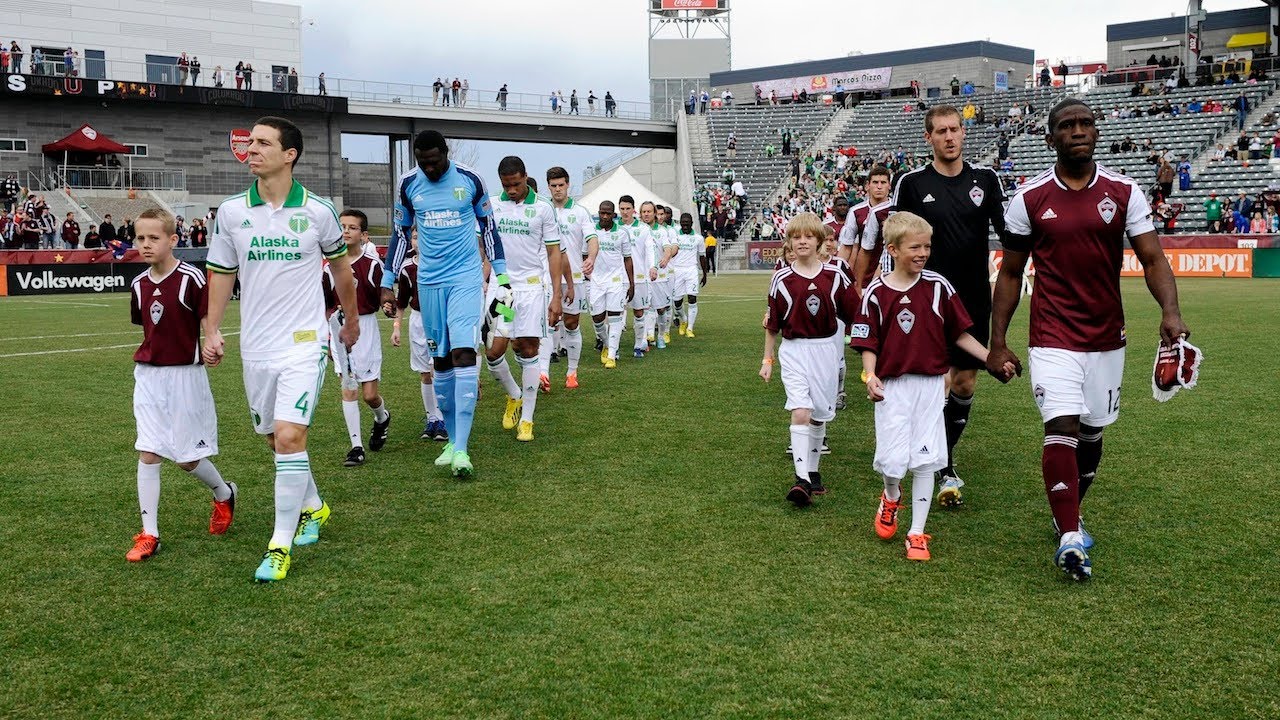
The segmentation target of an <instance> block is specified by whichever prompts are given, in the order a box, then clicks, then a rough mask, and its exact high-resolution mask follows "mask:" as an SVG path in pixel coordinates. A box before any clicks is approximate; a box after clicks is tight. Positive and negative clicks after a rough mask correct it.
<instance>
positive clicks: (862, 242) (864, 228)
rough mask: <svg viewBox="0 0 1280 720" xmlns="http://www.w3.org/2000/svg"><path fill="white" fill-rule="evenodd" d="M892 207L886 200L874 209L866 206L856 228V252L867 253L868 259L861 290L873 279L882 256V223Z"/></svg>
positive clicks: (887, 217)
mask: <svg viewBox="0 0 1280 720" xmlns="http://www.w3.org/2000/svg"><path fill="white" fill-rule="evenodd" d="M892 207H893V206H892V205H891V204H890V203H889V201H888V200H885V201H884V202H882V203H880V204H879V205H876V206H875V207H870V206H868V207H867V209H866V212H865V218H864V220H863V222H862V224H861V225H859V227H858V240H857V242H858V247H859V250H858V252H860V253H867V254H868V256H869V257H870V262H868V263H867V271H866V272H865V273H863V275H862V287H863V288H866V287H867V286H868V285H870V284H871V278H873V277H875V272H876V268H877V267H879V266H880V263H881V258H882V257H883V256H884V221H885V220H888V219H889V212H890V209H891V208H892Z"/></svg>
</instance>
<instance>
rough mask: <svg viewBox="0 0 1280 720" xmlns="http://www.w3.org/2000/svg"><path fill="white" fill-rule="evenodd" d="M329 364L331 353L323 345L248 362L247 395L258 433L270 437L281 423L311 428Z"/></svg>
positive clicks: (246, 364)
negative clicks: (305, 350)
mask: <svg viewBox="0 0 1280 720" xmlns="http://www.w3.org/2000/svg"><path fill="white" fill-rule="evenodd" d="M328 361H329V350H328V348H326V347H324V346H320V345H318V346H316V350H315V351H314V352H307V353H297V354H294V355H289V356H285V357H281V358H273V359H271V360H245V361H244V392H245V395H246V396H248V398H249V414H250V416H251V417H252V418H253V430H254V432H256V433H258V434H259V435H270V434H271V433H273V432H275V424H276V423H277V422H290V423H293V424H295V425H307V426H310V425H311V418H312V417H313V416H314V413H315V408H316V404H317V402H319V399H320V389H321V388H323V387H324V375H325V373H324V370H325V365H326V364H327V363H328Z"/></svg>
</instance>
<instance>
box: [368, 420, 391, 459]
mask: <svg viewBox="0 0 1280 720" xmlns="http://www.w3.org/2000/svg"><path fill="white" fill-rule="evenodd" d="M390 427H391V413H387V419H386V420H383V421H382V422H375V423H374V424H373V430H372V431H371V432H370V433H369V449H370V450H372V451H374V452H377V451H379V450H381V449H382V446H383V445H386V444H387V430H388V429H389V428H390Z"/></svg>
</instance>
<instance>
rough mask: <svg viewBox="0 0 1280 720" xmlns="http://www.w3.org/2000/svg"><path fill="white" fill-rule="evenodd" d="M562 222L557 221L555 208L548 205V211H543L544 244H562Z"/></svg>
mask: <svg viewBox="0 0 1280 720" xmlns="http://www.w3.org/2000/svg"><path fill="white" fill-rule="evenodd" d="M561 243H562V240H561V238H560V223H558V222H556V211H555V208H552V207H548V208H547V211H546V212H544V213H542V244H543V245H560V244H561Z"/></svg>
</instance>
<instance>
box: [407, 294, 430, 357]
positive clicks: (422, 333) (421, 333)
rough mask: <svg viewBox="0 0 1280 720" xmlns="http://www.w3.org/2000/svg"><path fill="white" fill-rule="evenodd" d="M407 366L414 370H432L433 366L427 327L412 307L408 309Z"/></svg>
mask: <svg viewBox="0 0 1280 720" xmlns="http://www.w3.org/2000/svg"><path fill="white" fill-rule="evenodd" d="M407 321H408V323H409V368H410V369H411V370H413V371H414V372H419V373H424V372H432V371H433V370H435V366H434V365H433V364H432V362H431V350H430V349H429V348H428V347H427V329H426V327H424V326H423V324H422V318H420V317H418V312H417V311H416V310H413V309H412V308H411V309H410V310H409V317H408V318H407Z"/></svg>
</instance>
